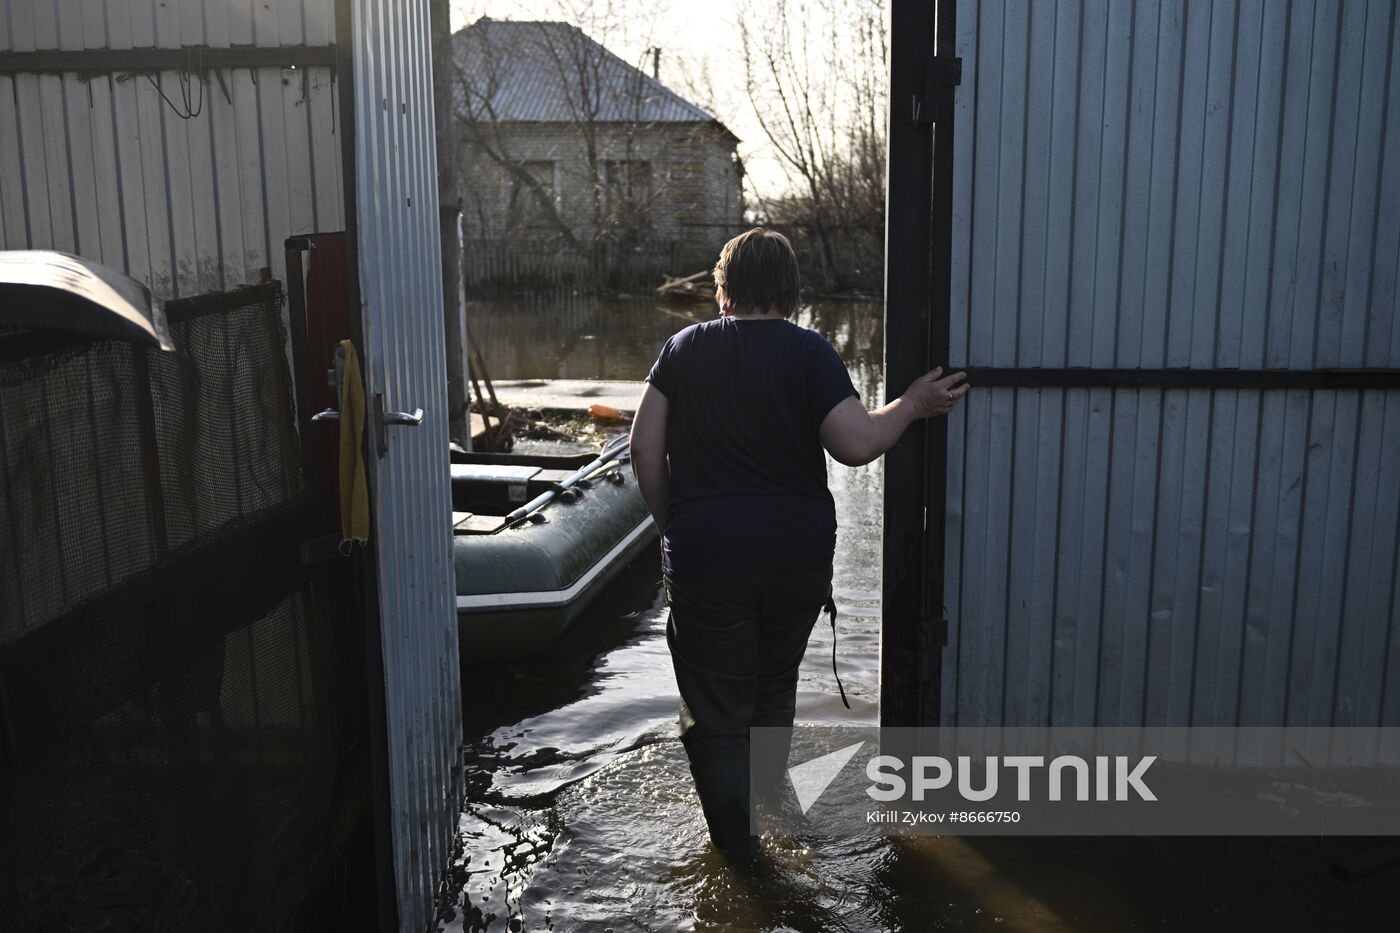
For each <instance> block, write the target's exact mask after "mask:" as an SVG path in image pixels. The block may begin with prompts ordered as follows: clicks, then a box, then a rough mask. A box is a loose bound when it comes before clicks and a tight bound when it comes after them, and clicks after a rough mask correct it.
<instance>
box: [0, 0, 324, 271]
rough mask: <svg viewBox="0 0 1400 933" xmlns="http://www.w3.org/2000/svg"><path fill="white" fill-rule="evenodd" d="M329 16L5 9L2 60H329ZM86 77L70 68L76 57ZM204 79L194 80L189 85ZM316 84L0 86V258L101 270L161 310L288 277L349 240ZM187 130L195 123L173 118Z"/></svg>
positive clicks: (72, 75)
mask: <svg viewBox="0 0 1400 933" xmlns="http://www.w3.org/2000/svg"><path fill="white" fill-rule="evenodd" d="M333 14H334V10H333V0H285V2H278V3H275V4H265V3H253V4H233V3H228V2H226V0H172V2H167V3H160V4H155V3H150V2H141V0H52V2H49V0H0V56H3V54H4V52H29V51H34V50H50V49H52V50H63V51H68V52H77V51H80V50H99V49H138V50H141V49H162V48H183V47H189V46H208V47H210V48H215V49H228V48H233V47H253V46H256V47H262V48H267V47H285V46H322V47H324V46H330V45H331V44H332V43H333V41H334V35H335V20H334V15H333ZM73 60H77V61H81V57H75V59H73ZM201 76H202V77H201ZM335 98H336V84H335V80H334V74H333V71H332V69H330V68H328V67H311V68H307V67H301V68H295V69H292V68H279V67H226V68H212V69H207V70H205V69H204V68H203V65H202V59H201V56H200V53H199V52H198V51H194V50H192V51H191V52H190V53H189V66H188V70H185V71H179V70H165V71H161V72H159V73H154V74H150V75H149V76H148V75H147V74H137V73H133V72H130V71H121V70H119V71H116V72H105V71H104V72H101V73H91V72H86V73H83V72H79V71H76V70H70V71H65V72H61V73H29V74H24V73H21V74H3V73H0V165H2V166H4V170H3V171H0V248H2V249H25V248H47V249H59V250H64V251H66V252H75V253H78V254H80V255H83V256H87V257H90V258H92V259H96V260H98V261H100V262H102V263H104V264H106V265H109V266H111V267H113V268H116V269H120V270H122V271H124V272H126V273H128V274H129V275H131V276H133V277H135V278H137V279H140V280H141V281H143V282H146V283H148V284H150V286H151V287H152V289H153V290H154V291H155V292H156V293H157V294H159V295H161V296H162V297H167V298H172V297H180V296H185V295H194V294H201V293H204V292H210V291H223V290H227V289H230V288H233V287H235V286H238V285H243V284H247V283H250V282H256V281H257V280H258V278H259V276H260V272H261V270H262V269H263V268H265V267H266V268H271V269H272V274H273V276H274V277H275V278H277V279H279V280H280V279H282V278H283V277H284V273H283V251H282V241H283V240H284V239H285V238H286V237H288V236H290V235H292V234H296V233H308V232H311V231H314V230H339V229H342V228H343V226H344V211H343V200H344V196H343V192H342V178H341V164H340V143H339V140H338V136H337V132H336V113H335V106H336V104H335ZM192 111H193V112H194V113H195V115H194V116H189V117H188V118H186V117H185V116H184V115H187V114H189V113H190V112H192Z"/></svg>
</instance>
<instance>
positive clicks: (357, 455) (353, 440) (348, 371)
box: [340, 340, 369, 552]
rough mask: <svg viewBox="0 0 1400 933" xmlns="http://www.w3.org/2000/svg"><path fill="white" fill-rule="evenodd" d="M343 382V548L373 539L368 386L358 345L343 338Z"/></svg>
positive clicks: (341, 430) (341, 425) (341, 537)
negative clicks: (367, 450)
mask: <svg viewBox="0 0 1400 933" xmlns="http://www.w3.org/2000/svg"><path fill="white" fill-rule="evenodd" d="M340 346H341V348H342V349H344V351H345V366H344V369H343V370H342V373H343V376H342V379H341V382H340V547H341V550H343V551H347V552H348V550H349V548H350V546H351V544H352V543H353V542H357V541H358V542H359V543H360V544H364V543H365V542H366V541H367V540H369V481H368V480H367V479H366V476H365V385H364V382H363V380H362V379H361V378H360V358H359V356H358V355H356V353H355V345H354V344H353V343H351V342H350V341H349V340H342V341H341V342H340Z"/></svg>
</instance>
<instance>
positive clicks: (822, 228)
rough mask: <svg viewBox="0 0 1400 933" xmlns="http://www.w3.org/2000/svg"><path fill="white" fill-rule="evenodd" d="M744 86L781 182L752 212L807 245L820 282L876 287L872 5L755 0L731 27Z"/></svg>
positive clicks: (850, 0)
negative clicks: (784, 180) (793, 231)
mask: <svg viewBox="0 0 1400 933" xmlns="http://www.w3.org/2000/svg"><path fill="white" fill-rule="evenodd" d="M739 35H740V42H741V47H742V52H743V60H744V77H745V88H746V91H747V94H748V98H749V101H750V103H751V104H752V106H753V109H754V112H755V115H756V116H757V119H758V123H759V126H760V127H762V129H763V132H764V134H765V135H766V137H767V139H768V142H769V144H770V145H771V146H772V148H773V150H774V152H775V153H776V154H777V156H778V158H779V160H780V162H781V164H782V165H783V166H784V168H785V169H786V172H787V175H788V181H789V185H788V188H787V190H785V191H782V192H779V193H761V196H760V207H761V209H762V213H763V214H764V215H766V216H767V217H768V218H769V219H770V220H771V221H774V222H778V223H780V224H785V225H787V226H790V227H795V228H797V231H798V232H799V233H800V235H801V237H802V238H803V239H804V240H807V241H809V243H808V245H809V246H810V249H809V252H810V253H811V254H812V256H813V258H814V259H815V260H816V263H817V273H818V277H819V279H820V280H821V281H822V282H823V284H824V285H826V286H827V287H830V288H832V289H835V290H845V289H847V288H850V287H852V286H855V285H873V284H875V283H877V282H878V280H879V275H878V267H879V255H880V253H881V252H882V247H881V239H882V236H883V221H884V169H885V149H886V127H885V122H884V121H885V113H886V100H887V89H886V67H887V56H888V43H887V40H886V28H885V11H884V7H883V4H882V3H881V2H879V0H814V2H797V3H794V2H791V0H755V2H754V3H753V4H751V5H749V6H748V7H746V8H745V10H744V12H743V13H742V14H741V17H740V20H739Z"/></svg>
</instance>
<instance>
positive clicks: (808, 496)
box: [632, 228, 967, 859]
mask: <svg viewBox="0 0 1400 933" xmlns="http://www.w3.org/2000/svg"><path fill="white" fill-rule="evenodd" d="M715 285H716V297H717V300H718V302H719V305H720V315H721V316H720V317H719V318H718V319H717V320H713V321H707V322H705V323H703V324H697V325H694V326H692V327H688V328H686V329H685V330H683V331H681V332H680V333H678V334H676V335H675V336H673V337H672V338H671V339H670V340H668V341H667V342H666V345H665V347H664V348H663V349H662V351H661V354H660V356H659V357H658V359H657V361H656V364H655V365H654V366H653V367H652V370H651V373H650V374H649V375H648V376H647V383H648V385H647V388H646V390H645V391H644V392H643V395H642V401H641V403H640V404H639V406H638V409H637V416H636V420H635V423H634V426H633V431H632V459H633V467H634V470H635V471H636V475H637V481H638V484H639V485H640V487H641V491H642V494H643V496H644V497H645V498H646V500H647V505H648V506H649V507H650V509H651V512H652V515H653V516H654V517H655V519H656V522H657V525H658V526H659V527H660V529H661V532H662V569H663V575H664V582H665V586H666V596H667V602H668V604H669V605H670V610H671V613H670V621H669V624H668V626H667V644H668V646H669V647H670V650H671V659H672V663H673V666H674V668H675V673H676V684H677V687H678V688H679V691H680V700H681V702H680V731H681V741H682V743H683V744H684V745H685V750H686V754H687V756H688V758H689V760H690V769H691V774H692V776H693V777H694V779H695V785H696V791H697V793H698V794H699V796H700V802H701V806H702V808H703V809H704V813H705V819H706V822H707V824H708V826H709V829H710V836H711V839H712V840H713V842H714V843H715V846H716V847H717V848H718V849H719V850H720V851H721V852H723V853H725V854H726V855H728V856H731V857H735V858H741V859H749V858H752V857H754V856H755V855H756V854H757V841H756V839H755V838H754V836H753V835H752V834H751V833H750V831H749V801H750V787H749V730H750V728H752V727H755V726H790V725H792V721H793V714H794V703H795V697H796V691H797V676H798V670H799V668H800V666H801V663H802V655H803V653H804V651H805V650H806V646H807V638H808V636H809V635H810V634H811V630H812V626H813V624H814V623H815V622H816V620H817V617H818V616H819V614H820V612H821V610H822V607H823V606H825V605H829V604H830V594H831V565H832V556H833V551H834V548H835V543H836V515H835V508H834V505H833V503H832V499H831V493H830V492H829V491H828V489H827V485H826V479H827V477H826V456H825V452H824V449H825V451H827V452H830V453H831V454H832V456H833V457H835V458H836V459H837V460H839V461H841V462H843V463H847V464H857V463H868V462H869V461H871V460H873V459H875V458H876V457H878V456H879V455H880V454H882V453H884V451H885V450H887V449H888V448H889V447H890V446H892V445H893V444H894V442H895V441H896V440H898V438H899V436H900V434H902V433H903V431H904V429H905V427H907V426H908V425H909V424H910V423H911V422H912V421H914V420H915V419H917V418H924V417H929V416H932V415H941V414H946V413H947V412H948V411H949V410H950V409H951V408H952V406H953V405H954V404H955V403H956V402H957V400H958V399H959V398H960V397H961V396H962V394H963V393H964V392H966V391H967V387H966V385H962V386H958V387H956V388H954V386H955V385H956V383H957V382H958V380H959V379H960V378H961V374H955V375H954V376H950V377H947V378H939V376H940V375H941V373H940V372H939V371H937V370H935V371H934V372H933V373H930V374H928V375H927V376H925V377H923V378H921V379H920V380H918V381H916V382H915V383H914V385H913V386H911V387H910V389H909V391H908V392H906V393H905V395H904V396H901V397H900V398H899V399H897V400H896V401H894V402H891V403H890V404H889V405H886V406H885V407H884V408H881V409H879V410H878V411H875V412H867V411H866V410H865V408H864V406H863V405H861V403H860V401H859V396H858V395H857V393H856V390H855V388H854V386H853V385H852V384H851V379H850V376H849V374H848V373H847V372H846V368H845V366H844V365H843V364H842V362H841V359H840V356H839V355H838V354H837V353H836V350H835V349H834V348H833V347H832V346H831V344H830V343H829V342H827V340H826V339H825V338H824V337H822V336H821V335H820V334H817V333H816V332H814V331H810V330H807V329H806V328H803V327H799V326H797V325H796V324H793V323H792V322H791V321H789V320H788V318H789V317H790V316H791V315H792V314H793V313H794V312H795V311H796V309H797V302H798V273H797V259H796V257H795V255H794V254H793V251H792V247H791V246H790V244H789V243H788V241H787V239H786V238H785V237H783V236H782V235H781V234H778V233H774V232H772V231H768V230H764V229H762V228H757V229H754V230H750V231H749V232H747V233H745V234H742V235H741V236H738V237H736V238H735V239H733V240H731V241H730V242H729V243H727V244H726V245H725V247H724V249H723V251H722V252H721V254H720V259H719V262H718V263H717V264H716V266H715ZM778 764H779V765H781V762H779V763H778ZM781 773H782V769H781V767H776V768H774V769H772V779H774V780H776V779H777V778H778V777H779V776H780V775H781Z"/></svg>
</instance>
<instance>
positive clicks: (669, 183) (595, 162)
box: [460, 123, 742, 273]
mask: <svg viewBox="0 0 1400 933" xmlns="http://www.w3.org/2000/svg"><path fill="white" fill-rule="evenodd" d="M734 145H735V141H734V139H733V137H732V136H730V135H729V134H728V133H727V132H725V131H724V130H722V129H721V128H720V127H718V126H717V125H716V124H713V123H664V124H649V125H632V126H628V125H624V124H595V125H593V126H591V127H588V126H581V125H579V124H568V123H559V124H547V123H536V124H497V125H487V126H483V127H480V128H472V127H464V128H463V131H462V147H461V152H462V164H461V173H460V177H461V179H462V189H463V190H462V205H463V209H464V232H465V235H466V236H467V238H468V239H490V240H498V239H506V238H511V239H518V240H535V241H540V240H545V241H549V240H552V241H555V244H556V245H560V244H563V243H565V242H566V241H567V238H566V237H564V236H563V235H562V234H561V232H560V231H559V229H558V228H557V226H554V225H552V224H549V223H545V222H543V221H542V220H541V219H540V218H537V217H536V218H533V219H534V222H533V223H531V224H530V225H529V226H526V227H523V228H522V227H515V228H514V229H512V228H511V226H510V223H509V212H510V202H511V191H512V187H513V182H512V180H511V177H510V173H509V172H508V171H507V170H506V169H505V168H504V167H502V166H501V164H500V161H499V158H500V157H504V158H506V159H509V160H511V161H513V162H523V163H536V165H535V166H534V167H533V170H535V171H538V170H539V168H540V166H541V165H542V164H543V163H549V164H550V165H551V166H552V171H551V174H552V182H553V188H554V197H555V204H556V208H557V212H558V216H559V218H560V219H561V220H562V221H563V223H564V225H565V226H566V227H567V228H568V230H569V231H570V233H571V234H572V235H573V237H574V238H575V239H576V240H578V241H580V242H583V243H589V242H591V241H593V240H594V239H595V238H597V237H598V235H599V228H598V225H597V223H596V220H597V218H598V216H599V213H600V212H601V214H602V216H603V217H604V227H605V228H606V229H605V231H604V232H607V231H608V230H609V229H610V230H611V232H613V233H617V232H618V231H617V230H616V228H610V227H609V224H608V221H607V219H606V218H607V214H608V210H609V205H608V204H607V186H606V184H605V181H604V178H603V175H604V169H603V166H604V165H605V164H606V163H607V162H609V161H615V162H619V161H628V160H631V161H645V162H647V163H649V164H650V166H651V169H650V174H651V188H652V196H651V198H650V200H649V202H648V210H647V218H646V222H645V224H644V225H642V224H638V225H637V226H639V227H643V226H644V229H642V230H641V231H640V233H641V236H642V238H643V239H645V240H647V241H648V242H651V243H656V242H658V241H675V242H676V244H677V252H678V254H679V256H680V260H679V264H680V265H682V266H683V268H680V269H677V270H676V272H677V273H684V272H689V271H698V270H699V269H702V268H705V266H706V265H707V264H709V263H710V262H713V259H714V255H715V253H716V252H717V251H718V249H719V246H720V245H722V244H723V243H724V241H725V240H726V239H728V238H729V237H731V236H733V235H734V234H735V233H736V232H737V231H738V230H739V224H740V221H741V218H742V193H741V185H742V181H741V171H740V167H739V165H738V163H737V162H736V161H735V158H734ZM590 148H591V149H592V150H593V155H592V156H590ZM492 151H494V152H495V153H497V154H498V157H493V156H492V155H491V154H490V153H491V152H492ZM595 201H596V208H595ZM630 219H631V215H630V214H629V220H630ZM692 266H693V268H691V267H692Z"/></svg>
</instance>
